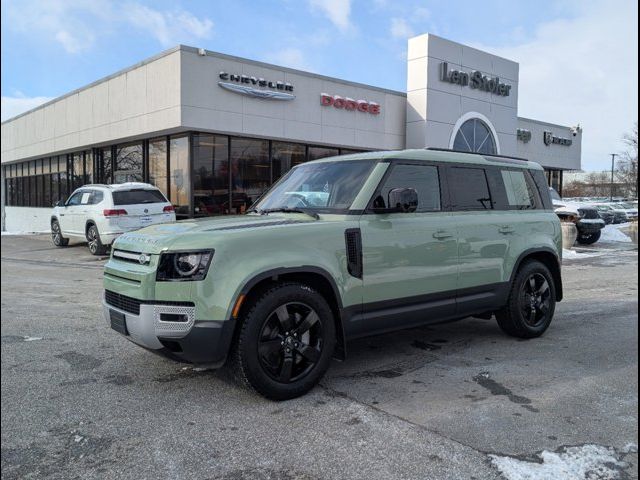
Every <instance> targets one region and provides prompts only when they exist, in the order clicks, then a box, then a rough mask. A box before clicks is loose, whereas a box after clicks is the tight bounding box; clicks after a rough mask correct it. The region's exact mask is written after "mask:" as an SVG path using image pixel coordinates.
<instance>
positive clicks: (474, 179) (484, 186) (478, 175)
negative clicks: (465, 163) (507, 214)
mask: <svg viewBox="0 0 640 480" xmlns="http://www.w3.org/2000/svg"><path fill="white" fill-rule="evenodd" d="M449 184H450V189H451V200H452V204H453V208H454V209H455V210H491V209H492V208H493V203H492V201H491V194H490V193H489V184H488V183H487V177H486V175H485V173H484V169H482V168H465V167H452V168H451V169H450V170H449Z"/></svg>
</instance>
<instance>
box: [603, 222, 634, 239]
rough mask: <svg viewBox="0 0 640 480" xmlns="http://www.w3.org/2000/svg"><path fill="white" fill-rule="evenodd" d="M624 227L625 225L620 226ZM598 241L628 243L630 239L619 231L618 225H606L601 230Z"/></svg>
mask: <svg viewBox="0 0 640 480" xmlns="http://www.w3.org/2000/svg"><path fill="white" fill-rule="evenodd" d="M622 226H626V225H622ZM600 240H601V241H603V242H630V241H631V238H630V237H629V236H627V235H626V234H625V233H623V232H622V231H620V226H618V225H607V226H606V227H604V228H603V229H602V235H601V236H600Z"/></svg>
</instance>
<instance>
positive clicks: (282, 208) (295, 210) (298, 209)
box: [255, 207, 320, 220]
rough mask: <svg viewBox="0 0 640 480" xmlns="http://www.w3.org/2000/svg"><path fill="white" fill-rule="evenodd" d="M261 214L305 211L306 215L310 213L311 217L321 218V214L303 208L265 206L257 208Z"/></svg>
mask: <svg viewBox="0 0 640 480" xmlns="http://www.w3.org/2000/svg"><path fill="white" fill-rule="evenodd" d="M255 211H256V212H258V213H259V214H260V215H269V214H270V213H276V212H282V213H304V214H305V215H309V216H310V217H313V218H315V219H316V220H320V215H318V214H317V213H316V212H309V211H307V210H302V209H300V208H287V207H280V208H265V209H264V210H255Z"/></svg>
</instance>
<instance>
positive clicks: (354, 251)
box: [344, 228, 362, 278]
mask: <svg viewBox="0 0 640 480" xmlns="http://www.w3.org/2000/svg"><path fill="white" fill-rule="evenodd" d="M344 240H345V243H346V247H347V270H348V271H349V274H350V275H351V276H353V277H356V278H362V237H361V235H360V229H359V228H348V229H347V230H345V231H344Z"/></svg>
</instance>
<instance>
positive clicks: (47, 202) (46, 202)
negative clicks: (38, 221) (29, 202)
mask: <svg viewBox="0 0 640 480" xmlns="http://www.w3.org/2000/svg"><path fill="white" fill-rule="evenodd" d="M52 204H53V202H52V201H51V175H50V174H47V175H43V176H42V201H41V206H42V207H51V206H52Z"/></svg>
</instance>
